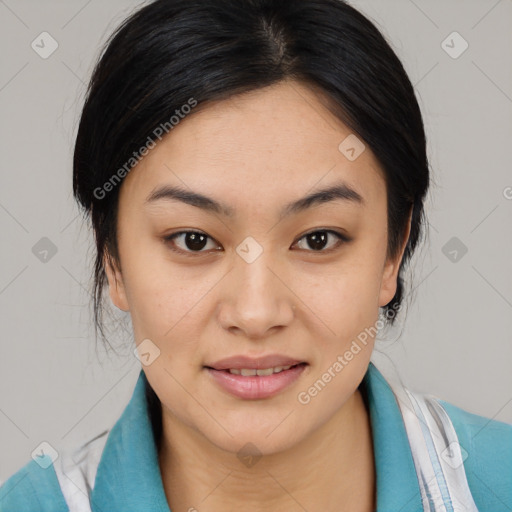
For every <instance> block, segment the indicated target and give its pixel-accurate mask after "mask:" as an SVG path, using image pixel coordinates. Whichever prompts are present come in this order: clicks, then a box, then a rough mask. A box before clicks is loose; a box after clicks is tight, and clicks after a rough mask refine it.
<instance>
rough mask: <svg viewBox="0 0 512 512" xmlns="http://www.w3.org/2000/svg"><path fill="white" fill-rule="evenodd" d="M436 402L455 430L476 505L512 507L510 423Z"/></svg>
mask: <svg viewBox="0 0 512 512" xmlns="http://www.w3.org/2000/svg"><path fill="white" fill-rule="evenodd" d="M438 401H439V403H440V404H441V405H442V406H443V408H444V409H445V411H446V412H447V414H448V416H449V417H450V420H451V422H452V424H453V426H454V428H455V431H456V433H457V437H458V439H459V444H460V446H461V452H462V455H463V459H464V470H465V472H466V477H467V480H468V483H469V487H470V489H471V492H472V494H473V497H474V499H475V502H476V504H477V505H478V506H479V508H480V507H481V508H480V509H481V510H510V509H512V425H510V424H508V423H504V422H502V421H497V420H493V419H491V418H486V417H485V416H480V415H478V414H473V413H470V412H468V411H466V410H464V409H461V408H460V407H457V406H456V405H453V404H451V403H449V402H446V401H444V400H440V399H438Z"/></svg>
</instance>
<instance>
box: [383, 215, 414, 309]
mask: <svg viewBox="0 0 512 512" xmlns="http://www.w3.org/2000/svg"><path fill="white" fill-rule="evenodd" d="M411 219H412V207H411V210H410V212H409V218H408V221H407V226H406V229H405V233H404V238H403V240H402V245H401V247H400V250H399V251H398V253H397V255H396V256H395V257H394V258H392V259H391V258H388V259H387V260H386V263H385V264H384V271H383V274H382V282H381V287H380V293H379V306H380V307H383V306H385V305H386V304H388V303H389V302H390V301H391V299H392V298H393V297H394V296H395V293H396V289H397V279H398V270H399V269H400V263H401V261H402V258H403V255H404V252H405V248H406V246H407V242H408V241H409V235H410V233H411Z"/></svg>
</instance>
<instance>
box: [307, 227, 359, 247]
mask: <svg viewBox="0 0 512 512" xmlns="http://www.w3.org/2000/svg"><path fill="white" fill-rule="evenodd" d="M329 235H334V237H336V239H337V240H335V242H334V244H332V243H331V245H330V246H329V247H328V248H327V250H324V249H325V247H326V246H328V244H329ZM301 240H305V243H306V244H307V245H308V246H309V249H310V250H312V251H314V252H329V251H330V250H331V249H336V248H337V247H339V246H340V245H342V244H343V243H344V242H348V241H349V239H348V238H347V237H346V236H345V235H343V234H341V233H338V232H337V231H332V230H330V229H324V230H317V231H311V232H310V233H306V234H305V235H304V236H302V237H301V238H300V239H299V241H298V242H297V244H298V243H299V242H300V241H301ZM300 248H301V249H306V250H308V248H307V247H306V248H305V247H300Z"/></svg>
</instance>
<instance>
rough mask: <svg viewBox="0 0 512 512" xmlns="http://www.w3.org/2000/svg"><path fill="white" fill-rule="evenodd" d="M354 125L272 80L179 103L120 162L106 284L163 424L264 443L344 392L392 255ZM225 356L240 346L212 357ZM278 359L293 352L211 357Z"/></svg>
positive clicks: (289, 442) (378, 188)
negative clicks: (151, 143)
mask: <svg viewBox="0 0 512 512" xmlns="http://www.w3.org/2000/svg"><path fill="white" fill-rule="evenodd" d="M347 137H351V138H349V139H347V140H345V139H346V138H347ZM353 137H354V136H353V135H351V131H350V130H349V129H348V128H347V127H346V126H345V125H344V124H342V123H341V122H340V121H339V120H338V119H337V118H336V117H334V116H333V115H332V114H330V113H329V111H328V110H327V109H326V108H325V107H323V106H322V104H321V103H320V102H319V100H318V98H317V96H316V95H315V94H314V93H313V92H312V91H311V90H310V89H308V88H306V87H305V86H303V85H300V84H298V83H296V82H288V83H280V84H278V85H275V86H272V87H269V88H266V89H261V90H258V91H256V92H251V93H250V94H247V95H245V96H239V97H233V98H232V99H229V100H227V101H221V102H216V103H212V104H210V105H208V106H206V107H204V108H202V109H201V110H199V108H196V111H195V112H194V109H193V110H192V114H190V115H189V117H188V118H185V119H184V120H182V121H181V122H180V123H179V124H178V125H177V126H175V127H174V128H173V129H172V131H171V132H170V134H169V135H168V136H167V137H165V138H163V140H162V141H160V142H158V143H157V144H156V146H155V147H154V148H153V149H151V150H149V152H148V154H147V155H146V156H145V157H144V158H143V159H142V160H141V161H140V162H139V163H138V164H137V165H136V166H135V167H134V168H133V169H132V170H131V171H130V173H129V174H128V176H127V177H126V178H125V180H124V182H123V184H122V186H121V190H120V198H119V217H118V246H119V255H120V262H121V271H119V270H116V271H115V273H114V272H112V271H111V270H110V269H108V278H109V285H110V296H111V298H112V301H113V302H114V304H115V305H116V306H118V307H119V308H121V309H123V310H126V311H128V310H129V311H130V314H131V317H132V322H133V328H134V335H135V340H136V343H137V345H138V344H140V343H141V342H143V340H145V341H144V344H143V345H141V349H142V352H143V353H144V354H145V355H144V356H143V357H142V361H143V363H144V366H143V369H144V371H145V373H146V375H147V378H148V380H149V382H150V384H151V386H152V387H153V389H154V390H155V392H156V394H157V395H158V397H159V398H160V400H161V402H162V406H163V415H164V419H163V421H164V429H165V425H167V426H170V425H179V426H180V428H184V429H185V430H187V431H190V432H195V433H199V434H200V436H201V437H200V439H202V441H205V440H207V441H209V442H210V443H213V444H214V445H216V446H217V447H219V448H222V449H225V450H228V451H231V452H236V451H238V450H240V449H241V448H242V447H244V446H245V445H246V443H252V445H254V446H256V448H257V450H259V451H260V452H261V453H263V454H266V453H273V452H278V451H280V450H283V449H286V448H289V447H291V446H293V445H295V444H296V443H298V442H300V441H301V440H305V439H306V438H307V437H308V435H310V434H312V433H313V432H314V431H315V430H317V429H319V428H320V429H321V428H327V426H328V425H329V424H332V422H333V421H335V418H336V417H337V415H338V414H341V413H342V411H343V408H344V405H346V404H349V403H350V398H351V397H353V395H354V391H355V390H356V389H357V386H358V385H359V383H360V381H361V379H362V378H363V376H364V373H365V371H366V368H367V366H368V363H369V360H370V355H371V352H372V349H373V342H374V339H373V334H374V332H375V331H374V329H373V327H374V326H375V324H376V322H377V320H378V312H379V306H383V305H385V304H387V303H388V302H389V301H390V300H391V299H392V297H393V295H394V293H395V290H396V274H397V271H398V263H399V261H400V259H399V258H400V257H401V254H400V255H399V256H398V257H397V258H396V259H395V260H394V261H391V260H387V259H386V248H387V209H386V189H385V182H384V179H383V176H382V173H381V171H380V169H379V165H378V162H377V161H376V159H375V157H374V156H373V155H372V153H371V151H370V149H369V148H368V147H367V148H365V149H364V150H362V152H361V149H362V148H361V147H360V146H358V145H357V140H356V139H353ZM343 141H345V142H343ZM342 142H343V144H341V149H340V143H342ZM351 148H354V149H353V150H351ZM165 187H167V189H170V188H172V187H179V189H180V190H182V191H183V192H182V199H180V198H179V197H177V196H176V194H175V195H174V196H172V195H171V194H169V193H166V192H165ZM331 187H338V188H337V190H336V191H334V192H332V193H325V194H321V195H319V196H315V197H316V199H312V200H306V201H304V200H303V199H304V198H305V197H308V196H310V195H312V194H315V193H316V192H318V191H320V190H323V189H328V188H331ZM184 194H189V199H190V200H185V199H186V198H185V199H184V198H183V195H184ZM192 194H200V195H201V196H207V197H208V198H209V199H208V200H204V199H201V200H199V199H194V200H192V199H191V197H192ZM152 196H153V197H152ZM151 197H152V198H151ZM192 203H193V204H192ZM217 204H218V205H221V206H219V207H218V208H217V207H215V208H214V205H217ZM291 204H294V205H295V206H293V207H292V206H289V205H291ZM189 231H193V232H195V233H196V235H194V234H193V233H192V234H190V233H188V234H187V233H186V232H189ZM183 232H185V233H183ZM198 232H199V235H198V234H197V233H198ZM180 233H181V234H180ZM336 233H339V236H338V235H336ZM173 234H177V236H176V237H175V238H174V239H170V238H168V237H170V236H171V235H173ZM166 238H168V239H166ZM148 340H150V341H148ZM363 340H364V341H363ZM148 354H149V355H148ZM234 356H245V357H247V358H249V360H247V361H240V360H238V361H237V360H234V361H231V362H228V363H226V364H222V362H220V361H221V360H223V359H225V358H229V357H234ZM263 356H276V359H269V360H267V361H260V362H258V361H255V360H256V359H258V358H260V357H263ZM283 358H285V359H283ZM287 361H288V363H293V362H295V363H302V364H300V365H299V366H296V367H295V368H293V367H292V368H290V369H289V370H283V371H282V372H279V373H275V374H273V375H249V376H245V375H236V374H232V373H230V372H229V371H226V370H225V367H226V366H229V367H230V368H233V369H235V370H236V369H239V370H240V368H246V369H254V368H259V369H260V370H261V369H268V368H269V367H277V366H285V364H284V363H286V362H287ZM147 363H149V364H147ZM287 365H288V364H287ZM287 365H286V366H287ZM211 368H217V369H211ZM222 368H224V369H222ZM243 373H247V372H243ZM249 373H254V372H249ZM260 373H269V371H267V372H260ZM189 429H191V430H189ZM196 438H197V436H196Z"/></svg>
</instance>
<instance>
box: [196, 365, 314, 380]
mask: <svg viewBox="0 0 512 512" xmlns="http://www.w3.org/2000/svg"><path fill="white" fill-rule="evenodd" d="M300 365H307V363H297V364H289V365H287V366H273V367H269V368H225V369H216V368H213V367H211V366H205V368H207V369H209V370H215V371H220V372H228V373H231V374H232V375H241V376H242V377H255V376H258V377H265V376H267V375H273V374H275V373H281V372H285V371H287V370H289V369H291V368H295V367H296V366H300Z"/></svg>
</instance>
